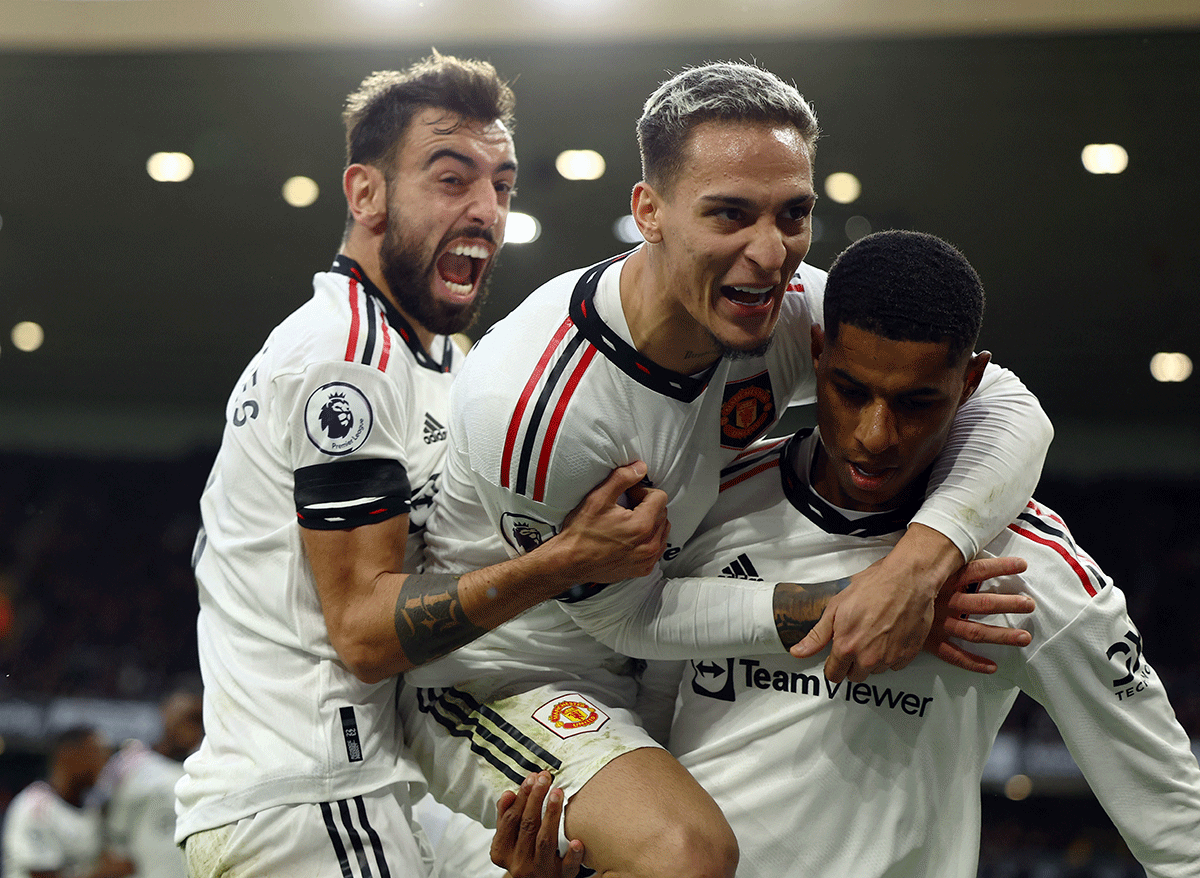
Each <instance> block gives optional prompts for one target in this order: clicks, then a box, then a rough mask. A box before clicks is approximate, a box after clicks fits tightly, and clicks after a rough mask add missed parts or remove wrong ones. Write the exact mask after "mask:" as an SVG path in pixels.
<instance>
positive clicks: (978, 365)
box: [958, 351, 992, 405]
mask: <svg viewBox="0 0 1200 878" xmlns="http://www.w3.org/2000/svg"><path fill="white" fill-rule="evenodd" d="M991 361H992V354H991V352H990V351H980V352H979V353H977V354H972V356H971V358H970V359H969V360H967V373H966V378H965V380H964V381H963V392H962V396H961V397H960V398H959V400H958V404H959V405H962V404H963V403H964V402H966V401H967V400H968V399H970V398H971V394H972V393H974V392H975V391H976V390H977V389H978V388H979V382H980V381H982V380H983V370H984V369H986V368H987V364H988V363H990V362H991Z"/></svg>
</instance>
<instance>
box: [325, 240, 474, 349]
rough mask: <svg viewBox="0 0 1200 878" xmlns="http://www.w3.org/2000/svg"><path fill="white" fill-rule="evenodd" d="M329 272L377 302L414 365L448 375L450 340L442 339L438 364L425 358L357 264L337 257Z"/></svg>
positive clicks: (414, 335)
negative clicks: (351, 282)
mask: <svg viewBox="0 0 1200 878" xmlns="http://www.w3.org/2000/svg"><path fill="white" fill-rule="evenodd" d="M329 270H330V271H332V272H333V273H334V274H343V275H345V276H346V277H352V278H354V279H355V280H356V281H358V282H359V283H360V284H361V285H362V288H363V290H364V291H366V293H367V294H368V295H370V296H373V297H374V298H376V299H378V300H379V304H380V305H381V306H382V307H383V313H384V315H385V316H386V317H387V322H388V325H390V326H391V327H392V329H394V330H396V334H397V335H399V336H400V338H402V339H403V340H404V343H405V344H406V345H408V349H409V350H410V351H412V355H413V358H414V359H415V360H416V361H417V365H419V366H423V367H425V368H426V369H432V370H433V371H434V372H449V371H450V365H451V363H452V362H453V357H454V343H453V342H452V341H451V340H450V336H448V335H444V336H442V361H441V362H440V363H439V362H437V361H436V360H434V359H433V357H431V356H429V354H428V353H427V352H426V350H425V348H424V347H422V345H421V340H420V338H419V337H418V336H417V333H416V330H414V329H413V328H412V324H411V323H409V322H408V321H407V320H406V319H405V317H404V315H403V314H401V313H400V309H399V308H397V307H396V306H395V305H393V304H392V303H391V300H390V299H388V297H387V296H385V295H384V294H383V290H381V289H379V287H377V286H375V284H374V283H372V282H371V279H370V278H369V277H367V273H366V272H365V271H363V270H362V267H361V266H360V265H359V264H358V263H357V262H355V261H354V260H353V259H351V258H350V257H349V256H345V255H343V254H341V253H339V254H338V255H337V256H335V257H334V258H333V267H332V268H330V269H329Z"/></svg>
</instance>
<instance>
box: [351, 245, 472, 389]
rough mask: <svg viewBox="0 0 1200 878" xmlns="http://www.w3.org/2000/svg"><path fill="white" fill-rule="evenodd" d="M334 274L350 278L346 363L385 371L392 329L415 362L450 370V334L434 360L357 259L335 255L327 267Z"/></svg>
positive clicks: (440, 369) (451, 359) (451, 354)
mask: <svg viewBox="0 0 1200 878" xmlns="http://www.w3.org/2000/svg"><path fill="white" fill-rule="evenodd" d="M329 270H330V271H332V272H333V273H335V274H341V275H345V276H346V277H348V278H350V332H349V333H348V335H347V337H346V362H348V363H353V362H355V361H357V362H360V363H362V364H363V365H365V366H371V365H374V366H375V367H376V368H377V369H379V371H381V372H386V371H387V366H388V361H389V359H390V358H391V348H392V338H391V333H390V332H389V331H388V328H389V326H390V327H391V330H392V331H393V332H395V333H396V334H397V335H399V336H400V339H401V340H402V341H403V342H404V343H405V345H407V346H408V349H409V350H410V351H411V352H412V355H413V359H414V360H416V361H417V365H418V366H421V367H423V368H425V369H431V370H432V371H434V372H449V371H450V367H451V364H452V361H453V357H454V353H455V352H454V344H453V343H452V342H451V340H450V337H449V336H444V337H443V339H442V359H441V362H440V363H439V362H437V361H436V360H434V359H433V358H432V357H431V356H429V353H428V352H427V351H426V350H425V348H424V347H422V346H421V340H420V338H418V336H417V333H416V331H415V330H414V329H413V328H412V324H410V323H409V322H408V321H407V320H406V319H405V318H404V315H403V314H401V313H400V310H399V309H398V308H397V307H396V306H395V305H393V304H392V303H391V301H389V300H388V297H387V296H385V295H384V293H383V290H381V289H379V287H377V286H376V285H375V284H374V283H372V281H371V279H370V278H369V277H367V274H366V272H364V271H363V270H362V266H360V265H359V264H358V263H357V262H355V261H354V260H353V259H351V258H350V257H349V256H342V255H338V256H337V257H335V258H334V260H333V266H332V267H331V268H330V269H329Z"/></svg>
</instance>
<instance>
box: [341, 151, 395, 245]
mask: <svg viewBox="0 0 1200 878" xmlns="http://www.w3.org/2000/svg"><path fill="white" fill-rule="evenodd" d="M342 191H343V192H345V194H346V205H347V206H348V207H349V209H350V215H351V216H353V217H354V221H355V222H356V223H358V224H359V225H360V226H363V227H364V228H366V229H367V230H368V231H370V232H372V233H375V234H378V233H379V232H382V231H383V228H384V227H385V226H386V225H387V181H386V180H385V179H384V178H383V172H382V171H380V170H379V169H378V168H376V167H375V166H374V165H363V164H354V165H351V166H350V167H348V168H346V171H345V173H344V174H342Z"/></svg>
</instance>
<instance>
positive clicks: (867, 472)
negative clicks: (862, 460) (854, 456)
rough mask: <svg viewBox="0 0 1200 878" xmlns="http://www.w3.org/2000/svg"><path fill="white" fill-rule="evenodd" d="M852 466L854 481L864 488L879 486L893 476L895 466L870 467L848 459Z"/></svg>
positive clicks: (871, 488) (851, 473)
mask: <svg viewBox="0 0 1200 878" xmlns="http://www.w3.org/2000/svg"><path fill="white" fill-rule="evenodd" d="M846 463H847V465H848V466H849V467H850V476H851V478H853V479H854V483H855V484H856V485H858V486H859V487H860V488H862V489H864V490H868V491H869V490H873V489H875V488H878V487H879V486H880V485H882V484H883V483H884V482H886V481H887V480H888V478H889V477H890V476H891V474H892V471H893V469H894V468H893V467H889V466H875V467H873V468H871V469H868V468H866V467H864V466H861V465H859V464H857V463H854V462H853V461H846Z"/></svg>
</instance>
